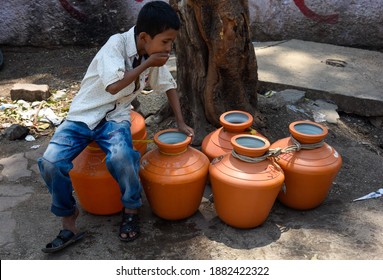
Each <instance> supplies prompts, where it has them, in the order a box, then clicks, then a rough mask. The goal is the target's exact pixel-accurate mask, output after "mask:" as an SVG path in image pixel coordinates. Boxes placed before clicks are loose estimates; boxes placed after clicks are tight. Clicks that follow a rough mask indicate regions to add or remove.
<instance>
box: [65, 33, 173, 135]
mask: <svg viewBox="0 0 383 280" xmlns="http://www.w3.org/2000/svg"><path fill="white" fill-rule="evenodd" d="M134 58H138V54H137V48H136V44H135V39H134V27H132V28H131V29H130V30H129V31H127V32H125V33H122V34H116V35H113V36H111V37H110V38H109V40H108V41H107V42H106V44H105V45H104V46H103V47H102V48H101V49H100V50H99V52H98V53H97V54H96V56H95V57H94V58H93V60H92V62H91V63H90V65H89V67H88V70H87V72H86V74H85V77H84V79H83V80H82V82H81V87H80V90H79V92H78V93H77V94H76V96H75V97H74V98H73V101H72V104H71V107H70V109H69V113H68V116H67V120H70V121H78V122H83V123H85V124H87V125H88V127H89V128H90V129H94V128H95V127H96V126H97V125H98V124H99V123H100V121H101V120H102V119H103V118H104V117H105V118H106V120H108V121H109V120H113V121H116V122H121V121H125V120H128V121H130V107H131V106H130V103H131V102H132V101H133V99H134V98H135V97H136V96H137V95H138V94H139V93H140V92H141V91H142V90H143V89H144V87H145V85H146V82H145V81H146V80H147V79H148V80H147V82H148V83H149V84H150V86H151V87H152V89H153V90H154V91H155V92H161V93H162V92H166V91H168V90H169V89H174V88H177V84H176V82H175V80H174V79H173V76H172V75H171V73H170V72H169V70H168V68H167V66H166V65H164V66H161V67H151V68H149V69H146V70H145V71H144V72H143V73H141V75H140V87H139V89H137V90H136V91H134V87H135V85H134V82H133V83H131V84H130V85H129V86H127V87H126V88H124V89H122V90H121V91H120V92H118V93H117V94H115V95H112V94H110V93H109V92H107V91H106V88H107V86H108V85H110V84H113V83H114V82H117V81H118V80H121V79H122V78H123V77H124V73H125V71H126V70H127V71H129V70H131V69H132V68H133V67H132V65H133V60H134Z"/></svg>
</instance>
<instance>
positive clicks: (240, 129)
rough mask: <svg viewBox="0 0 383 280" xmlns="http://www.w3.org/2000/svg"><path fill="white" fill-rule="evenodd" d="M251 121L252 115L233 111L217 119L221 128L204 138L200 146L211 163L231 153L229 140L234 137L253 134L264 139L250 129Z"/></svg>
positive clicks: (231, 147)
mask: <svg viewBox="0 0 383 280" xmlns="http://www.w3.org/2000/svg"><path fill="white" fill-rule="evenodd" d="M253 120H254V118H253V117H252V115H250V114H249V113H247V112H243V111H236V110H234V111H228V112H225V113H223V114H222V115H221V116H220V118H219V121H220V124H221V125H222V127H220V128H218V129H216V130H215V131H212V132H211V133H209V134H208V135H206V136H205V138H204V139H203V141H202V146H201V150H202V152H203V153H204V154H206V155H207V157H208V158H209V160H210V161H211V160H213V159H214V158H216V157H218V156H221V155H223V154H226V153H228V152H231V150H232V149H233V146H232V144H231V138H232V137H233V136H235V135H238V134H253V135H256V136H259V137H261V138H264V139H266V137H264V136H263V135H262V134H260V133H259V132H257V131H256V130H254V129H251V125H252V123H253ZM266 140H267V139H266Z"/></svg>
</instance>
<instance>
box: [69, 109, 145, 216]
mask: <svg viewBox="0 0 383 280" xmlns="http://www.w3.org/2000/svg"><path fill="white" fill-rule="evenodd" d="M130 129H131V133H132V139H133V147H134V148H135V149H136V150H137V151H139V152H140V153H141V156H142V155H143V154H144V153H145V152H146V148H147V143H146V142H144V141H143V142H141V141H137V142H134V140H145V138H146V135H147V133H146V127H145V120H144V118H143V117H142V116H141V115H140V114H139V113H137V112H135V111H131V128H130ZM105 157H106V154H105V153H104V152H103V151H102V150H101V149H100V148H99V146H98V145H97V143H95V142H92V143H90V144H89V145H88V146H87V147H86V148H85V149H84V150H83V151H82V152H81V153H80V154H79V155H78V156H77V157H76V158H75V159H74V160H73V169H72V170H71V171H70V173H69V175H70V177H71V180H72V185H73V188H74V191H75V193H76V195H77V197H78V199H79V202H80V205H81V206H82V208H83V209H84V210H85V211H87V212H89V213H91V214H95V215H111V214H115V213H118V212H120V211H121V209H122V208H123V205H122V202H121V191H120V187H119V185H118V183H117V182H116V180H114V178H113V177H112V175H110V173H109V171H108V169H107V167H106V164H105Z"/></svg>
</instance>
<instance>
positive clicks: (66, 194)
mask: <svg viewBox="0 0 383 280" xmlns="http://www.w3.org/2000/svg"><path fill="white" fill-rule="evenodd" d="M179 27H180V21H179V18H178V16H177V14H176V12H175V11H174V10H173V9H172V8H171V6H170V5H169V4H167V3H166V2H163V1H153V2H149V3H147V4H146V5H144V6H143V7H142V9H141V11H140V12H139V14H138V18H137V23H136V26H135V27H133V28H131V29H130V30H129V31H128V32H125V33H122V34H116V35H113V36H111V37H110V39H109V40H108V42H107V43H106V44H105V45H104V46H103V47H102V48H101V49H100V51H99V52H98V53H97V54H96V56H95V58H94V59H93V61H92V62H91V64H90V65H89V68H88V70H87V72H86V74H85V77H84V79H83V81H82V83H81V88H80V90H79V92H78V94H77V95H76V96H75V97H74V99H73V101H72V104H71V108H70V110H69V113H68V116H67V119H66V120H65V121H64V123H62V124H61V125H60V126H59V127H58V128H57V130H56V132H55V134H54V135H53V137H52V139H51V141H50V143H49V145H48V147H47V150H46V151H45V153H44V155H43V157H42V158H39V160H38V164H39V168H40V172H41V175H42V177H43V179H44V181H45V183H46V184H47V187H48V189H49V192H50V193H51V195H52V206H51V211H52V212H53V214H55V215H56V216H58V217H61V218H62V228H63V229H62V230H61V231H60V233H59V235H58V236H57V237H56V238H55V239H54V240H53V241H52V242H50V243H48V244H47V245H46V247H45V248H43V249H42V250H43V252H46V253H51V252H56V251H59V250H61V249H63V248H65V247H66V246H68V245H69V244H72V243H74V242H76V241H77V240H79V239H81V238H82V237H83V236H84V235H85V233H79V232H78V229H77V227H76V219H77V217H78V215H79V210H78V208H77V206H76V201H75V199H74V197H73V195H72V183H71V181H70V177H69V171H70V170H71V169H72V167H73V165H72V160H73V159H74V158H75V157H76V156H77V155H78V154H79V153H80V152H81V151H82V150H83V149H84V148H85V147H86V146H87V145H88V144H89V143H90V142H91V141H96V142H97V144H98V145H99V146H100V148H101V149H102V150H103V151H104V152H105V153H106V155H107V156H106V166H107V168H108V170H109V172H110V173H111V175H112V176H113V177H114V178H115V179H116V181H117V182H118V183H119V186H120V189H121V195H122V197H121V200H122V203H123V205H124V209H123V210H122V222H121V225H120V233H119V238H120V240H122V241H133V240H134V239H136V238H137V237H138V236H139V234H140V228H139V223H138V222H139V220H138V208H139V207H140V206H141V204H142V203H141V190H142V187H141V184H140V181H139V176H138V172H139V152H137V151H135V150H133V145H132V138H131V132H130V106H131V105H130V103H131V101H132V100H133V99H134V98H135V97H136V96H137V95H138V94H139V93H140V92H141V90H143V88H144V86H145V83H146V81H148V82H149V84H150V86H151V87H152V88H153V89H154V90H156V91H159V92H166V94H167V97H168V101H169V103H170V106H171V108H172V109H173V112H174V115H175V118H176V121H177V125H178V129H179V130H180V131H182V132H184V133H186V134H187V135H190V136H193V133H194V132H193V129H192V128H191V127H189V126H187V125H186V124H185V122H184V120H183V116H182V113H181V108H180V104H179V99H178V95H177V92H176V83H175V81H174V79H173V78H172V76H171V74H170V72H169V71H168V69H167V68H166V66H165V63H166V61H167V60H168V58H169V55H170V52H171V50H172V45H173V43H174V40H175V39H176V36H177V33H178V30H179Z"/></svg>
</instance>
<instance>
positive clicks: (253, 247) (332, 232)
mask: <svg viewBox="0 0 383 280" xmlns="http://www.w3.org/2000/svg"><path fill="white" fill-rule="evenodd" d="M96 51H97V48H83V47H63V48H52V49H40V48H11V47H2V52H3V55H4V67H3V69H2V70H1V71H0V98H2V100H3V101H4V100H10V99H9V91H10V89H11V88H12V86H13V84H15V83H35V84H47V85H49V87H50V89H51V90H52V91H54V90H62V89H66V90H67V92H68V93H70V94H74V93H75V92H76V90H77V89H78V87H79V84H80V81H81V79H82V77H83V75H84V74H85V71H86V68H87V66H88V64H89V62H90V61H91V59H92V58H93V56H94V54H95V53H96ZM259 110H260V112H261V113H262V115H263V118H264V121H265V126H264V127H262V128H259V131H260V132H261V133H262V134H263V135H265V136H266V137H268V139H269V140H270V142H274V141H276V140H277V139H280V138H284V137H287V136H288V125H289V123H291V122H292V121H296V120H301V119H307V116H306V115H300V114H299V112H293V111H290V110H288V109H287V108H286V107H283V108H279V109H273V108H271V107H269V108H268V107H264V108H259ZM339 114H340V120H339V121H338V124H336V125H335V124H329V123H324V125H325V126H327V127H328V129H329V134H328V136H327V138H326V142H327V143H328V144H329V145H330V146H332V147H334V148H335V149H336V150H337V151H338V152H339V154H340V155H341V156H342V159H343V165H342V169H341V171H340V172H339V174H338V176H337V178H336V180H335V182H334V184H333V187H332V189H331V191H330V193H329V196H328V198H327V199H326V201H325V202H324V204H323V205H322V206H321V207H319V208H317V209H314V210H312V211H308V212H305V211H295V210H292V209H288V208H287V207H284V206H282V205H280V204H278V203H277V204H276V206H275V207H274V208H273V211H272V213H271V214H270V217H269V219H268V222H267V223H266V224H265V225H264V226H262V227H261V228H259V229H254V230H252V231H249V232H247V233H243V232H242V233H241V232H240V231H235V230H232V229H229V228H228V227H225V225H224V224H223V223H222V222H220V221H219V219H217V218H212V220H211V221H210V222H209V224H208V225H207V228H205V226H206V225H201V223H199V222H198V219H199V217H198V215H200V214H197V216H195V217H193V218H192V219H191V220H189V222H188V223H187V224H186V228H185V227H183V224H182V223H167V222H164V221H159V220H156V219H155V217H152V216H150V214H149V213H150V210H149V209H146V210H145V213H146V215H147V217H149V218H147V220H148V221H151V222H152V223H151V224H150V223H149V225H147V226H145V227H144V230H147V231H152V232H153V229H152V228H150V227H155V232H157V234H161V238H163V239H162V240H163V244H162V245H159V244H157V243H155V241H152V240H150V239H149V238H146V239H145V238H144V239H142V241H139V242H142V243H141V245H142V244H145V246H148V248H149V247H151V249H150V250H149V251H145V250H142V249H140V248H139V246H137V248H132V247H131V251H130V253H129V254H128V253H126V252H124V251H120V250H118V248H112V247H111V246H113V245H110V244H106V241H104V242H103V243H102V245H103V249H101V248H100V249H95V250H98V251H97V252H93V253H91V254H87V253H84V252H83V251H80V250H73V253H70V254H72V255H70V256H69V257H68V256H67V258H74V259H76V258H78V259H87V258H89V259H97V258H101V259H108V258H114V259H120V258H132V259H150V258H160V259H185V258H186V259H193V258H195V259H214V258H218V259H219V258H221V259H231V258H240V259H241V258H242V259H243V258H250V259H252V258H254V259H262V258H270V259H312V258H321V259H383V235H382V232H383V220H382V217H383V215H382V214H383V211H382V204H381V203H382V198H379V199H370V200H367V201H363V202H352V200H353V199H355V198H358V197H360V196H362V195H365V194H367V193H370V192H372V191H375V190H377V189H379V188H382V187H383V180H382V178H383V177H382V170H383V164H382V162H383V160H382V156H383V140H382V139H383V132H382V131H383V129H382V128H381V127H375V126H374V125H372V124H371V122H370V120H369V119H368V118H364V117H360V116H355V115H348V114H345V113H342V112H339ZM42 134H44V133H42ZM42 134H39V133H36V134H35V136H36V141H35V142H34V143H33V145H36V144H41V145H42V146H46V144H47V143H48V141H49V138H50V134H49V133H45V134H46V135H42ZM30 146H31V143H30V142H27V141H24V140H15V141H10V140H7V139H5V138H4V137H3V138H1V137H0V147H1V148H0V158H5V157H9V156H11V155H12V154H15V153H27V152H28V153H30V152H31V150H30ZM42 152H43V151H36V152H35V153H36V155H37V154H41V153H42ZM35 163H36V162H35V160H34V159H31V160H30V163H29V167H32V166H33V165H35ZM1 168H2V167H1V166H0V170H1ZM19 183H20V184H22V185H25V186H28V187H32V188H33V189H34V190H35V195H33V196H32V197H33V198H31V199H33V203H23V204H22V205H21V206H20V208H19V209H18V210H16V209H15V211H14V212H13V215H14V216H15V218H16V220H18V218H20V219H22V218H21V217H22V216H23V215H27V216H28V215H29V216H30V215H31V214H30V213H33V212H39V213H40V212H42V211H46V212H45V213H46V214H48V213H49V211H48V209H49V205H41V204H38V202H39V201H40V202H41V201H43V199H42V198H41V197H45V198H46V197H47V196H48V194H47V191H46V190H45V188H44V186H43V184H42V181H41V179H40V178H39V174H37V172H35V173H33V175H32V178H26V179H21V180H20V182H19ZM0 184H1V180H0ZM44 201H45V199H44ZM31 207H32V208H31ZM200 211H201V213H202V214H203V213H204V211H208V212H209V213H210V214H209V215H210V216H209V217H212V216H214V208H213V206H212V204H211V203H210V204H209V202H206V201H205V202H204V204H203V205H201V210H200ZM28 213H29V214H28ZM88 216H89V215H88ZM205 216H206V215H205ZM40 218H42V217H40ZM88 218H89V217H88ZM50 219H51V218H49V220H50ZM89 219H91V221H90V223H91V224H92V223H93V227H91V229H92V230H93V235H92V236H91V238H90V239H89V240H88V241H86V242H83V243H81V244H80V245H78V246H80V247H79V248H82V249H85V248H88V247H92V246H93V245H92V244H91V243H92V241H94V240H95V237H97V236H96V235H97V234H99V235H103V236H105V235H106V234H108V233H103V232H101V233H100V232H98V233H97V230H98V228H99V227H101V226H104V225H101V224H100V223H101V222H100V221H95V219H94V218H89ZM38 221H39V218H38V217H34V218H31V219H30V221H28V222H27V223H24V224H18V226H17V228H18V229H19V230H21V231H22V232H23V233H24V235H28V234H40V233H39V231H38V230H37V229H35V228H34V227H33V223H35V222H38ZM106 223H107V224H109V223H113V224H115V223H117V224H118V222H117V220H116V221H115V218H114V217H112V218H108V220H107V221H106ZM276 224H278V225H281V226H278V228H275V225H276ZM184 225H185V224H184ZM43 227H44V230H42V232H41V234H43V235H44V236H45V235H47V236H50V235H52V234H53V233H51V231H50V228H49V225H44V226H43ZM201 228H203V230H201ZM304 229H306V230H309V231H310V232H314V231H315V234H314V233H308V232H307V231H306V232H305V231H301V230H304ZM175 231H178V234H176V233H175ZM288 231H290V240H287V239H281V240H280V241H279V243H278V239H280V238H281V236H282V234H284V232H288ZM159 232H160V233H159ZM318 232H321V234H322V235H320V234H318ZM96 233H97V234H96ZM252 233H258V234H259V233H262V234H264V237H263V238H260V239H258V240H255V239H253V238H250V237H251V234H252ZM49 234H50V235H49ZM113 234H115V232H114V233H113ZM233 234H242V235H243V236H242V237H241V238H243V239H238V238H235V236H233ZM294 234H295V239H294V237H293V235H294ZM311 234H312V240H311V241H310V240H308V239H310V236H311ZM52 236H53V235H52ZM98 237H99V236H98ZM113 237H114V236H113ZM19 238H20V243H21V245H20V247H19V248H18V249H17V250H14V251H12V252H8V253H7V254H6V255H2V259H4V258H3V257H5V258H8V259H23V258H27V259H39V258H45V257H46V256H44V255H41V252H40V253H37V251H39V250H40V249H39V246H40V247H41V244H35V245H30V247H29V248H28V247H25V246H24V247H23V245H25V240H23V239H22V238H21V236H19ZM204 238H208V239H209V240H213V241H216V242H218V243H219V244H224V245H225V248H230V249H232V250H227V251H225V252H222V251H221V252H218V249H214V248H213V247H211V246H213V245H210V244H209V243H207V242H206V241H204V240H205V239H204ZM190 240H194V241H195V242H196V245H195V247H193V248H192V250H191V251H190V248H191V245H190V244H189V243H188V242H189V241H190ZM116 242H117V241H116ZM42 243H44V242H42ZM272 243H275V246H273V245H272ZM176 244H179V245H180V249H179V250H175V249H174V248H173V249H174V250H168V251H166V249H165V248H168V249H169V247H172V246H173V247H174V246H177V245H176ZM278 245H281V246H279V247H278ZM108 246H109V247H108ZM117 246H120V244H118V245H117ZM217 246H218V245H217ZM182 247H183V248H182ZM218 247H222V246H221V245H219V246H218ZM276 247H278V248H276ZM187 248H188V249H189V251H187V250H188V249H187ZM205 249H206V250H205ZM233 249H235V250H237V251H235V250H233ZM239 249H245V250H246V252H239V251H238V250H239ZM214 250H216V251H214ZM260 250H261V251H260ZM186 251H187V252H186ZM148 254H149V255H148ZM61 257H63V256H61ZM53 258H60V256H59V257H57V256H56V257H53ZM64 258H66V257H64Z"/></svg>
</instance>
